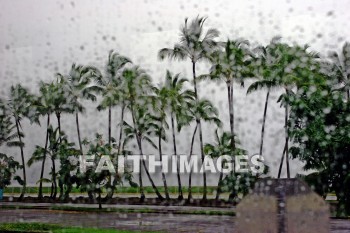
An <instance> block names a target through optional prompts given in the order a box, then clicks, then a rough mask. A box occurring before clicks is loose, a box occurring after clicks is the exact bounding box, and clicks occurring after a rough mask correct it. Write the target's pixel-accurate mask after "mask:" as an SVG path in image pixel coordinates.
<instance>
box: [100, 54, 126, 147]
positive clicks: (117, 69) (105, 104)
mask: <svg viewBox="0 0 350 233" xmlns="http://www.w3.org/2000/svg"><path fill="white" fill-rule="evenodd" d="M128 63H131V60H130V59H129V58H127V57H124V56H122V55H120V54H119V53H117V52H115V51H113V50H111V51H110V52H109V54H108V61H107V65H106V74H105V75H101V76H100V77H99V78H98V79H97V82H98V84H99V85H100V86H101V87H102V88H103V91H102V97H103V99H102V101H101V103H100V104H99V106H98V107H97V109H98V110H103V109H108V143H109V145H110V146H111V145H112V107H113V106H115V105H118V104H122V118H124V108H125V106H124V104H123V101H122V100H123V98H122V96H121V95H120V93H121V92H120V91H121V90H122V89H121V88H119V85H120V83H121V77H120V74H121V73H122V71H123V68H124V67H125V65H126V64H128ZM121 122H123V119H122V120H121ZM121 130H122V129H121ZM119 141H120V143H119V147H120V146H121V138H120V139H119ZM118 150H119V149H118Z"/></svg>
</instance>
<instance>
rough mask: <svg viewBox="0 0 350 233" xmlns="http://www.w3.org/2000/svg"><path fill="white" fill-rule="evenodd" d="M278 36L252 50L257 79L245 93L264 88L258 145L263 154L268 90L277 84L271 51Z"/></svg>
mask: <svg viewBox="0 0 350 233" xmlns="http://www.w3.org/2000/svg"><path fill="white" fill-rule="evenodd" d="M278 39H279V38H277V37H276V38H274V39H272V40H271V42H270V44H269V45H267V46H265V47H264V46H258V47H257V48H255V49H254V50H255V51H254V52H255V53H256V54H257V58H256V61H255V74H256V77H257V78H258V80H257V81H255V82H254V83H252V84H251V85H250V86H249V87H248V90H247V94H250V93H252V92H253V91H256V90H259V89H262V88H266V89H267V93H266V98H265V105H264V113H263V122H262V126H261V137H260V147H259V154H260V155H262V154H263V146H264V134H265V124H266V116H267V109H268V104H269V98H270V92H271V90H272V89H273V88H276V87H277V86H278V84H277V82H276V81H277V80H276V79H275V78H274V76H275V74H274V65H275V62H277V61H276V59H274V57H273V51H272V49H273V48H274V43H276V42H278Z"/></svg>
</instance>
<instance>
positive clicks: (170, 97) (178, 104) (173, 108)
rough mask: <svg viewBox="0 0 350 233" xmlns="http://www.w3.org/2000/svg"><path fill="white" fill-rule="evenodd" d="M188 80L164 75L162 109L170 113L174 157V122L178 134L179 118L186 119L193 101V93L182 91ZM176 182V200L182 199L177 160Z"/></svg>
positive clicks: (175, 153) (175, 154)
mask: <svg viewBox="0 0 350 233" xmlns="http://www.w3.org/2000/svg"><path fill="white" fill-rule="evenodd" d="M187 81H188V80H187V79H185V78H180V74H176V75H174V76H173V75H172V74H171V73H170V72H169V71H167V73H166V81H165V86H164V88H165V90H164V93H165V96H164V98H163V99H165V100H166V104H165V106H164V108H167V110H168V111H169V112H170V119H171V131H172V138H173V149H174V156H177V155H178V154H177V148H176V128H175V121H176V122H177V131H178V132H179V131H180V129H181V127H179V125H180V124H181V123H179V121H180V119H181V118H186V115H188V103H189V102H190V101H192V100H193V97H194V92H193V91H190V90H184V84H185V83H186V82H187ZM176 169H177V180H178V191H179V196H178V199H179V200H182V199H183V193H182V184H181V178H180V168H179V161H178V160H177V166H176Z"/></svg>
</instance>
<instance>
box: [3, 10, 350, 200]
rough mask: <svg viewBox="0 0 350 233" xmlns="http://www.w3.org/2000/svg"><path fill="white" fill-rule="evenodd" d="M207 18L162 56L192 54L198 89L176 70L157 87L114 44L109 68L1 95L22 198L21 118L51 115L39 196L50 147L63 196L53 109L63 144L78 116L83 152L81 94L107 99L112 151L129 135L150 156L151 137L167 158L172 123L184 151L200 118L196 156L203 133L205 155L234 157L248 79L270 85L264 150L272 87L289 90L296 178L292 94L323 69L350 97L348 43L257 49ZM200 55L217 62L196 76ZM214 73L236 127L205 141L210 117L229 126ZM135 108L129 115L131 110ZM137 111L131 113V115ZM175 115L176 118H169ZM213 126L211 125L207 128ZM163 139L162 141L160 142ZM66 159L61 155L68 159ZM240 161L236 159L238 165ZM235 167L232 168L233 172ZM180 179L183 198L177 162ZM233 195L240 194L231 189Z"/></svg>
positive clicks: (122, 148) (80, 69) (189, 25)
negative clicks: (211, 86)
mask: <svg viewBox="0 0 350 233" xmlns="http://www.w3.org/2000/svg"><path fill="white" fill-rule="evenodd" d="M205 22H206V18H202V17H197V18H195V19H193V20H192V21H189V20H188V19H186V20H185V23H184V25H183V26H182V27H181V30H180V40H179V43H177V44H175V45H174V47H173V48H163V49H161V50H160V51H159V53H158V57H159V58H160V59H161V60H163V59H165V58H170V59H172V60H186V59H189V60H190V61H191V66H192V76H193V77H192V83H193V90H190V89H187V88H185V84H186V83H191V82H189V80H187V79H185V78H182V77H181V75H180V74H175V75H173V74H172V73H171V72H170V71H167V72H166V75H165V79H164V80H165V82H164V84H163V85H161V86H158V87H156V86H154V85H153V83H152V79H151V77H150V75H149V74H147V72H146V71H145V70H143V69H142V68H140V67H139V66H137V65H134V64H133V63H132V61H131V60H130V59H129V58H127V57H124V56H122V55H120V54H119V53H117V52H115V51H111V52H110V53H109V55H108V61H107V64H106V68H105V71H104V72H101V71H100V70H99V69H97V68H96V67H93V66H83V65H76V64H73V65H72V67H71V69H70V71H69V73H68V74H57V75H56V80H55V81H53V82H51V83H44V82H40V84H39V86H40V95H39V96H35V95H33V94H30V93H29V91H28V90H27V89H26V88H24V87H22V86H21V85H16V86H14V87H12V88H11V93H10V98H9V99H10V100H9V101H4V100H2V101H1V102H2V103H3V104H2V105H3V106H6V111H8V112H9V113H10V114H11V116H12V117H13V119H12V121H13V130H14V131H15V132H16V133H15V134H14V135H15V137H13V136H11V139H14V138H16V139H18V141H17V140H16V141H12V142H11V143H10V142H8V145H12V146H18V147H19V148H20V153H21V160H22V161H21V162H22V163H21V164H22V169H23V180H21V183H22V184H23V189H22V194H21V197H22V198H23V196H24V193H25V187H26V170H25V167H26V161H25V156H24V151H23V147H24V143H23V137H24V134H23V129H22V127H21V120H22V119H23V118H28V119H30V121H31V122H33V123H34V122H35V123H39V119H40V118H41V117H46V128H47V130H46V136H45V143H44V147H43V149H42V152H43V153H39V154H40V156H39V154H38V153H34V154H33V156H32V158H33V159H32V160H30V163H29V164H30V165H31V164H32V163H33V162H35V161H41V171H40V179H39V193H38V197H39V198H42V196H43V193H42V185H43V182H44V181H45V178H44V173H45V167H46V159H47V155H48V154H50V158H51V163H52V171H51V175H52V179H51V182H52V197H53V198H55V197H56V195H57V183H56V179H57V177H56V169H55V167H56V161H55V160H56V159H58V158H57V156H53V155H52V153H55V152H53V150H52V149H50V148H49V147H50V146H51V143H50V135H51V134H53V132H52V131H53V129H52V123H53V122H52V119H51V118H52V116H55V117H56V120H57V126H58V128H57V135H58V138H57V140H58V143H60V142H61V141H62V140H63V136H62V135H64V134H63V132H62V129H61V120H62V116H63V115H64V114H74V115H75V119H76V130H77V135H76V136H77V139H78V144H79V151H80V153H81V154H84V146H83V145H84V140H82V138H83V136H82V135H81V132H80V123H79V114H82V113H84V111H85V107H84V106H83V104H82V102H81V101H82V100H90V101H96V100H98V99H100V100H101V101H100V103H99V104H98V107H97V109H98V110H99V111H100V110H105V109H106V110H108V146H109V148H110V150H113V149H116V150H117V153H116V154H117V155H121V154H125V153H126V148H127V146H128V143H130V141H136V144H137V147H138V150H139V153H140V155H141V156H143V155H144V149H143V147H144V143H149V144H150V145H151V146H153V147H154V148H156V149H157V150H158V152H159V157H160V160H162V155H163V143H165V142H167V140H168V139H167V133H166V132H167V130H169V129H170V128H171V129H170V131H171V141H172V146H173V154H174V156H178V150H177V145H176V142H177V141H176V137H177V135H178V134H179V133H180V132H181V130H182V129H183V128H184V127H190V126H191V125H193V124H194V128H193V134H192V138H191V144H190V148H189V157H191V156H192V154H193V148H194V143H195V141H196V136H198V139H199V140H198V141H199V148H200V154H201V161H202V163H204V158H205V155H209V156H212V157H218V155H219V154H220V153H225V154H226V153H228V154H230V155H231V156H232V157H233V156H234V155H235V154H239V153H242V151H244V150H242V149H240V148H238V144H239V143H238V140H237V138H236V137H237V136H236V134H235V128H234V126H235V118H234V98H233V96H234V83H238V84H240V85H241V86H243V85H244V83H245V81H246V80H247V79H253V80H255V82H253V83H252V84H251V85H250V86H249V87H248V91H247V93H251V92H253V91H256V90H259V89H262V88H265V89H266V90H267V94H266V99H265V106H264V111H263V121H262V127H261V139H260V145H259V153H260V155H262V154H263V147H264V136H265V125H266V117H267V110H268V104H269V101H270V93H271V91H273V90H274V89H278V90H284V94H282V95H281V97H280V98H279V101H280V102H281V104H282V106H284V108H285V131H286V134H285V135H286V137H285V146H284V151H283V153H282V158H281V164H280V169H279V174H278V177H280V176H281V168H282V165H283V163H284V159H285V161H286V170H287V177H288V178H289V177H290V169H289V143H290V138H289V131H288V124H289V123H288V122H289V106H288V101H287V99H288V98H291V96H293V92H294V91H296V89H297V88H298V87H299V86H300V85H302V83H303V82H307V81H310V77H312V76H313V75H314V74H315V73H322V74H323V75H329V76H331V75H334V76H336V77H340V78H339V83H340V87H339V88H342V89H344V92H345V93H346V96H347V98H348V99H349V97H348V96H349V81H348V80H349V75H350V71H349V70H350V69H349V68H348V60H349V59H350V56H349V44H345V46H344V48H343V53H342V55H341V56H339V55H336V54H332V56H331V57H330V58H331V60H327V59H320V57H319V56H318V54H316V53H313V52H309V51H308V50H309V49H308V47H307V46H299V45H293V46H291V45H288V44H286V43H282V42H281V39H280V38H273V39H272V40H271V42H270V43H269V44H268V45H267V46H258V47H257V48H251V47H250V45H249V41H247V40H243V39H237V40H230V39H229V40H227V41H226V42H220V41H218V37H219V32H218V30H217V29H213V28H210V29H208V30H205V28H204V24H205ZM201 61H207V62H209V63H210V64H211V67H210V69H209V71H208V74H202V75H197V74H196V65H197V64H198V63H199V62H201ZM205 80H211V81H215V82H225V84H226V87H227V100H228V106H229V107H228V115H229V128H230V130H229V132H223V133H222V135H221V136H220V135H219V133H218V132H217V131H216V141H217V142H216V144H215V145H213V144H208V143H207V144H204V138H203V126H202V123H203V122H210V123H214V124H215V125H216V126H217V127H218V128H220V127H221V126H222V123H221V121H220V118H219V115H218V111H217V109H216V108H215V106H214V105H213V104H212V103H211V102H210V101H209V100H207V99H203V98H201V97H200V95H199V91H198V82H201V81H205ZM116 107H119V109H120V110H121V111H120V122H118V125H119V137H118V140H116V139H115V138H113V137H112V134H113V133H112V128H113V127H112V124H113V123H112V122H113V121H112V111H113V108H116ZM128 114H129V115H128ZM126 116H130V117H126ZM169 121H170V124H169V123H168V122H169ZM207 133H210V132H207ZM154 139H156V140H157V141H158V143H154V142H153V140H154ZM61 163H62V161H61ZM234 167H235V166H234ZM140 168H141V171H142V170H144V171H145V173H146V175H147V178H148V179H149V181H150V183H151V185H152V187H153V189H154V191H155V193H156V194H157V196H158V198H159V199H164V197H163V196H162V194H161V193H160V192H159V190H158V187H157V185H156V184H155V183H154V181H153V178H152V176H151V174H150V173H149V171H148V168H147V166H146V164H145V161H144V160H140ZM235 174H236V171H235V170H234V171H233V175H235ZM206 178H207V177H206V173H205V172H203V186H204V187H203V200H206V199H207V181H206ZM113 179H117V178H116V177H112V176H110V177H109V183H110V186H111V190H110V192H109V193H108V196H109V197H112V195H113V191H114V188H115V187H114V186H113V185H112V181H113ZM188 179H189V182H188V183H189V194H188V200H191V199H192V190H191V186H192V171H191V172H190V174H189V177H188ZM138 181H139V186H140V194H141V200H144V199H145V193H144V187H143V177H142V172H140V173H139V177H138ZM162 182H163V185H164V190H165V198H166V199H169V198H170V195H169V190H168V183H167V181H166V177H165V174H164V173H162ZM177 182H178V194H179V196H178V199H180V200H182V199H183V198H184V196H183V182H182V181H181V177H180V172H179V163H178V162H177ZM222 182H223V174H222V173H221V174H220V177H219V182H218V189H217V196H216V199H219V196H220V193H221V183H222ZM232 195H237V193H234V191H232Z"/></svg>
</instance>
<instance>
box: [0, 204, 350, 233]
mask: <svg viewBox="0 0 350 233" xmlns="http://www.w3.org/2000/svg"><path fill="white" fill-rule="evenodd" d="M234 220H235V218H234V217H231V216H213V215H210V216H206V215H181V214H171V213H169V214H165V213H162V214H150V213H147V214H139V213H128V214H123V213H92V212H77V211H57V210H29V209H19V210H9V209H0V222H43V223H56V224H61V225H66V226H82V227H98V228H111V229H113V228H114V229H124V230H139V231H162V232H171V233H174V232H202V233H206V232H208V233H211V232H234ZM331 232H332V233H346V232H350V220H333V219H332V220H331Z"/></svg>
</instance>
